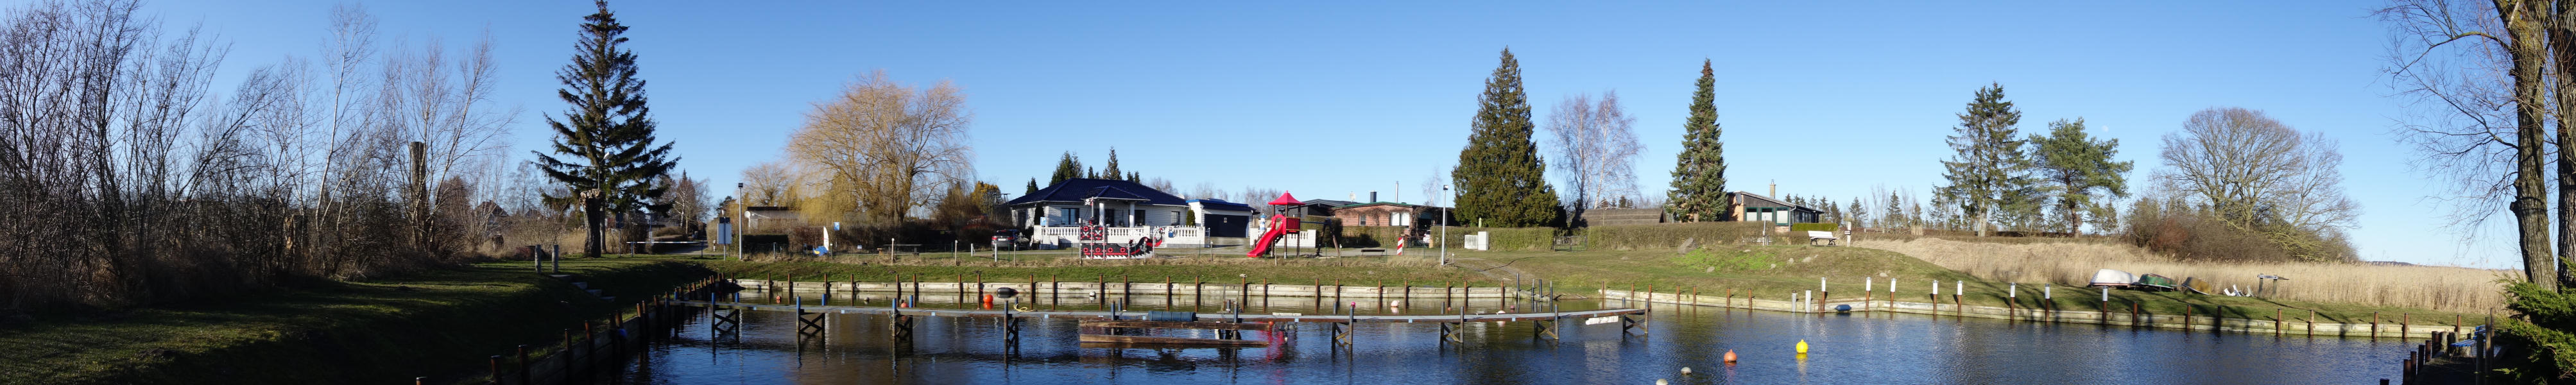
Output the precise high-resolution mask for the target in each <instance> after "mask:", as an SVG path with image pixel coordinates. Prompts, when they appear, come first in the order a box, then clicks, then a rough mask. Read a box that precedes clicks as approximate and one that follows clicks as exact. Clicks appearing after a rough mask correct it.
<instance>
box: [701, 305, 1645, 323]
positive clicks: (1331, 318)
mask: <svg viewBox="0 0 2576 385" xmlns="http://www.w3.org/2000/svg"><path fill="white" fill-rule="evenodd" d="M672 304H675V305H682V306H704V307H711V308H719V309H744V310H752V311H778V312H803V313H808V314H811V313H830V314H878V315H907V316H915V317H976V318H1003V317H1037V318H1041V319H1052V318H1072V319H1099V320H1117V319H1125V320H1135V319H1143V318H1144V317H1145V312H1144V311H1121V312H1110V311H1107V310H1090V311H1076V310H1058V311H1017V310H1000V309H996V310H981V309H931V308H896V307H887V306H837V305H834V306H826V305H793V304H788V305H780V304H753V303H739V302H709V301H674V302H672ZM1644 314H1646V309H1603V310H1584V311H1569V312H1552V313H1502V314H1443V315H1350V314H1338V315H1337V314H1316V315H1307V314H1299V315H1278V314H1233V313H1199V314H1198V318H1199V319H1200V320H1213V321H1220V322H1337V323H1351V322H1381V323H1383V322H1393V323H1437V322H1514V321H1547V320H1557V319H1564V318H1592V317H1612V316H1634V315H1644Z"/></svg>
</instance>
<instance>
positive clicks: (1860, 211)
mask: <svg viewBox="0 0 2576 385" xmlns="http://www.w3.org/2000/svg"><path fill="white" fill-rule="evenodd" d="M1843 213H1845V214H1851V220H1852V226H1853V227H1859V226H1860V225H1861V222H1864V221H1868V220H1869V205H1864V204H1860V197H1852V199H1851V204H1848V205H1845V208H1844V209H1843Z"/></svg>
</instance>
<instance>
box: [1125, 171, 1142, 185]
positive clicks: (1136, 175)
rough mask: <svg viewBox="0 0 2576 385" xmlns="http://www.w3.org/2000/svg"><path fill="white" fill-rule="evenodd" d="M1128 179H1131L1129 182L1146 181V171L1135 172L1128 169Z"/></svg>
mask: <svg viewBox="0 0 2576 385" xmlns="http://www.w3.org/2000/svg"><path fill="white" fill-rule="evenodd" d="M1127 181H1129V182H1136V183H1145V173H1142V172H1135V171H1128V172H1127Z"/></svg>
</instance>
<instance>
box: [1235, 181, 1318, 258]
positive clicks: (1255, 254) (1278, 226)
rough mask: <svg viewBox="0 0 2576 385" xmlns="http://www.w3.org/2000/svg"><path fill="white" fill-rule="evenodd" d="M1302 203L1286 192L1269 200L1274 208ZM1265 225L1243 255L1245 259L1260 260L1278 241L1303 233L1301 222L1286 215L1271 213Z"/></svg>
mask: <svg viewBox="0 0 2576 385" xmlns="http://www.w3.org/2000/svg"><path fill="white" fill-rule="evenodd" d="M1302 203H1304V202H1303V201H1299V200H1297V197H1296V196H1293V195H1288V193H1286V192H1281V193H1279V199H1272V200H1270V205H1271V206H1274V207H1284V206H1296V205H1298V204H1302ZM1265 223H1267V224H1268V226H1267V227H1264V228H1263V230H1262V231H1261V237H1260V238H1254V239H1253V242H1252V249H1251V250H1249V252H1246V253H1244V256H1245V257H1252V258H1261V256H1264V255H1269V254H1270V250H1271V248H1273V247H1274V246H1276V245H1277V244H1278V243H1279V240H1280V239H1282V238H1287V237H1288V236H1290V235H1295V234H1300V233H1303V232H1304V231H1303V230H1302V229H1299V227H1300V226H1302V225H1303V224H1302V223H1301V221H1300V220H1298V219H1297V217H1292V216H1288V215H1287V214H1286V213H1275V212H1274V213H1271V214H1270V219H1269V220H1268V221H1265Z"/></svg>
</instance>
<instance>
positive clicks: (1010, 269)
mask: <svg viewBox="0 0 2576 385" xmlns="http://www.w3.org/2000/svg"><path fill="white" fill-rule="evenodd" d="M1013 257H1017V258H1016V260H1013ZM1004 258H1005V260H1004V261H1001V262H994V261H990V260H972V259H968V260H958V259H946V258H939V259H925V258H903V259H896V260H893V261H887V260H885V259H882V258H873V257H869V258H844V259H839V260H834V261H826V260H812V259H806V260H787V261H777V262H739V261H729V260H723V259H718V258H685V259H684V260H690V261H696V262H700V263H704V264H706V266H707V267H708V268H709V269H713V270H715V271H717V272H720V273H724V274H725V275H727V276H730V277H734V278H740V279H786V278H788V277H790V276H793V277H795V279H796V280H798V281H821V280H826V279H829V280H836V281H867V282H892V281H894V280H896V279H898V277H900V279H903V280H913V279H916V277H918V278H917V279H921V280H927V281H933V282H972V281H974V280H975V277H976V274H978V273H981V274H982V276H983V278H984V280H985V281H987V282H1028V281H1029V280H1030V279H1033V278H1034V279H1037V280H1041V281H1046V280H1057V279H1061V280H1064V281H1093V280H1100V279H1107V280H1109V281H1112V282H1117V281H1120V280H1122V279H1121V278H1120V277H1122V276H1123V277H1125V278H1124V280H1126V281H1133V282H1162V281H1163V280H1165V279H1170V280H1172V281H1173V282H1198V281H1200V280H1205V281H1207V282H1239V281H1243V280H1249V281H1251V282H1254V283H1259V282H1262V281H1263V280H1269V281H1270V282H1272V283H1281V284H1314V283H1317V282H1321V283H1323V284H1327V285H1330V284H1334V283H1342V284H1348V285H1378V284H1381V283H1383V284H1385V285H1390V286H1394V285H1415V286H1440V285H1446V284H1450V283H1458V284H1475V285H1480V286H1492V285H1496V283H1495V282H1492V281H1491V280H1487V279H1485V278H1484V277H1483V276H1481V275H1478V274H1475V273H1473V272H1468V271H1464V270H1460V269H1455V268H1444V267H1439V266H1437V264H1438V262H1437V261H1436V260H1435V259H1432V258H1430V257H1427V256H1422V255H1410V256H1404V257H1343V258H1323V259H1275V258H1274V259H1250V258H1241V257H1218V258H1176V259H1154V260H1085V259H1081V258H1076V257H1072V256H1071V255H1069V254H1038V253H1030V254H1013V255H1009V256H1006V257H1004ZM826 277H828V278H826ZM1104 277H1105V278H1104Z"/></svg>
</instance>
